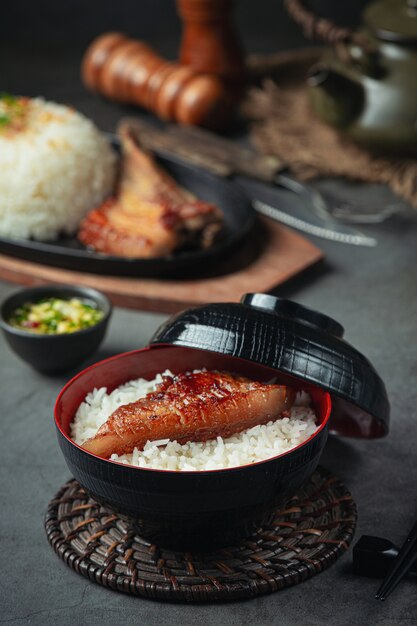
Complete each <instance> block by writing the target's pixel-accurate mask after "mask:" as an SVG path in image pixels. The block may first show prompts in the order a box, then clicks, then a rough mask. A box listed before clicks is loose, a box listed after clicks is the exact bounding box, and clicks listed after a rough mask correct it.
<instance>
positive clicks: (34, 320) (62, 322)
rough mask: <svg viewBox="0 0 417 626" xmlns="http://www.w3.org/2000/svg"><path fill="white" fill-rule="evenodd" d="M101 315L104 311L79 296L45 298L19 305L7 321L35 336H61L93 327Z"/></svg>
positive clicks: (101, 317)
mask: <svg viewBox="0 0 417 626" xmlns="http://www.w3.org/2000/svg"><path fill="white" fill-rule="evenodd" d="M103 316H104V313H103V311H100V309H97V308H95V307H94V306H93V305H91V304H87V303H86V302H82V301H81V300H79V299H78V298H71V299H70V300H61V299H60V298H44V299H42V300H39V302H36V303H32V302H27V303H25V304H23V305H22V306H19V307H18V308H17V309H16V310H15V311H13V313H12V315H11V316H10V318H9V324H11V325H12V326H14V327H15V328H20V329H21V330H27V331H28V332H31V333H36V334H38V335H62V334H65V333H75V332H77V331H79V330H84V329H85V328H90V327H91V326H95V325H96V324H98V322H100V320H102V319H103Z"/></svg>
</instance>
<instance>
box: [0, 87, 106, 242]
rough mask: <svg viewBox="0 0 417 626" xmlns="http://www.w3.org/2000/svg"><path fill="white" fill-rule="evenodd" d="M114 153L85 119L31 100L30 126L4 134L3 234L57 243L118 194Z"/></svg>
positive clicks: (0, 171) (0, 139) (0, 149)
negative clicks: (114, 189) (112, 193)
mask: <svg viewBox="0 0 417 626" xmlns="http://www.w3.org/2000/svg"><path fill="white" fill-rule="evenodd" d="M115 169H116V164H115V155H114V153H113V150H112V149H111V147H110V146H109V144H108V142H107V140H106V139H105V138H104V136H103V135H102V134H101V133H100V132H99V130H98V129H97V128H96V127H95V125H94V124H93V123H92V122H91V121H90V120H89V119H87V118H86V117H84V116H83V115H81V114H80V113H78V112H77V111H75V110H73V109H70V108H68V107H66V106H63V105H59V104H55V103H52V102H45V101H44V100H43V99H41V98H36V99H33V100H31V101H30V102H29V105H28V113H27V124H26V125H25V128H24V129H23V130H21V131H19V132H17V133H16V134H10V135H8V134H7V133H0V235H2V236H5V237H10V238H12V239H29V238H31V237H32V238H34V239H38V240H50V239H55V238H56V237H57V236H58V235H59V234H60V233H67V234H71V233H73V232H75V230H76V229H77V227H78V224H79V222H80V220H81V219H82V218H83V217H84V215H85V214H86V213H87V211H89V210H90V209H92V208H94V207H96V206H98V205H99V204H100V203H101V202H102V201H103V200H104V199H105V198H106V197H107V196H109V195H110V194H111V192H112V190H113V185H114V179H115Z"/></svg>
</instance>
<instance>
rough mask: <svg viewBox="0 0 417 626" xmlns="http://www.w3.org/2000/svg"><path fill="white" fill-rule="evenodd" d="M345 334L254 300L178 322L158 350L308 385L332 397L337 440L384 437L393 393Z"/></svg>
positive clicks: (305, 313) (311, 314) (295, 307)
mask: <svg viewBox="0 0 417 626" xmlns="http://www.w3.org/2000/svg"><path fill="white" fill-rule="evenodd" d="M343 334H344V328H343V326H341V324H339V323H338V322H337V321H336V320H334V319H332V318H331V317H328V316H327V315H324V314H322V313H319V312H317V311H313V310H311V309H308V308H306V307H304V306H302V305H300V304H297V303H296V302H292V301H290V300H285V299H283V298H277V297H275V296H271V295H268V294H263V293H252V294H246V295H245V296H243V298H242V300H241V302H240V303H229V302H221V303H216V304H207V305H203V306H199V307H195V308H192V309H187V310H185V311H183V312H181V313H178V314H177V315H174V316H173V317H171V318H170V319H168V320H167V321H166V322H165V323H164V324H163V325H162V326H161V327H160V328H159V329H158V330H157V331H156V333H155V335H154V336H153V337H152V340H151V344H153V345H155V344H165V345H166V344H172V345H178V346H184V347H189V348H194V349H199V350H208V351H210V352H217V353H220V354H225V355H228V356H232V357H237V358H240V359H245V360H248V361H251V362H252V363H259V364H261V365H264V366H267V367H269V368H272V369H274V370H278V371H280V372H282V373H284V374H287V375H290V376H293V377H296V378H298V379H301V380H304V381H306V382H308V383H310V384H313V385H316V386H317V387H321V388H322V389H325V390H326V391H328V392H329V393H330V395H331V396H332V401H333V411H332V417H331V422H330V423H331V426H330V431H331V432H333V433H335V434H338V435H344V436H350V437H361V438H377V437H383V436H384V435H386V434H387V433H388V429H389V414H390V407H389V402H388V397H387V393H386V389H385V385H384V383H383V381H382V380H381V378H380V377H379V375H378V373H377V372H376V371H375V369H374V368H373V366H372V365H371V363H370V362H369V361H368V360H367V359H366V358H365V357H364V356H363V355H362V354H361V353H360V352H358V351H357V350H356V349H355V348H354V347H353V346H351V345H350V344H349V343H347V342H346V341H345V340H344V339H343Z"/></svg>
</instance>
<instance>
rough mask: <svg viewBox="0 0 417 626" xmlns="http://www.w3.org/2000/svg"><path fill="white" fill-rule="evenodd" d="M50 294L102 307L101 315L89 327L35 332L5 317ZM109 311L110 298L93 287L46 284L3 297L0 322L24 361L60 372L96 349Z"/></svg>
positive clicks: (50, 295) (80, 361) (50, 296)
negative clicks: (60, 331)
mask: <svg viewBox="0 0 417 626" xmlns="http://www.w3.org/2000/svg"><path fill="white" fill-rule="evenodd" d="M53 297H56V298H62V299H69V298H79V299H80V300H82V301H83V302H87V303H91V304H93V305H94V306H96V307H97V308H98V309H100V310H101V311H103V313H104V316H103V318H102V319H101V320H100V321H99V322H98V324H95V325H94V326H90V328H85V329H83V330H79V331H76V332H74V333H65V334H62V335H41V334H39V335H37V334H35V333H31V332H28V331H25V330H20V329H19V328H15V327H14V326H11V324H9V322H8V320H9V319H10V316H11V314H12V313H13V311H15V309H16V308H17V307H19V306H21V305H22V304H25V303H26V302H33V303H35V302H38V301H39V300H41V299H42V298H53ZM111 312H112V305H111V302H110V300H109V299H108V298H106V296H105V295H104V294H102V293H100V292H99V291H96V290H95V289H90V288H88V287H71V286H67V285H48V286H42V287H33V288H31V289H21V290H20V291H18V292H15V293H14V294H12V295H11V296H9V297H8V298H6V300H4V302H3V304H2V305H1V309H0V326H1V328H2V330H3V333H4V336H5V338H6V340H7V343H8V344H9V346H10V347H11V348H12V350H14V352H15V353H16V354H17V355H18V356H19V357H20V358H21V359H22V360H23V361H26V362H27V363H29V365H31V366H32V367H33V368H35V369H36V370H39V371H40V372H43V373H44V374H59V373H60V372H64V371H66V370H69V369H71V368H73V367H76V366H77V365H79V364H80V363H82V362H83V361H84V360H85V359H86V358H87V357H89V356H90V355H91V354H93V352H95V351H96V350H97V348H98V347H99V345H100V343H101V342H102V340H103V338H104V335H105V333H106V329H107V324H108V321H109V319H110V316H111Z"/></svg>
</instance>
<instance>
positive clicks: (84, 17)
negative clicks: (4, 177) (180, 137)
mask: <svg viewBox="0 0 417 626" xmlns="http://www.w3.org/2000/svg"><path fill="white" fill-rule="evenodd" d="M364 4H365V2H364V0H344V1H342V2H340V1H338V2H335V1H334V0H316V1H315V2H314V4H313V6H314V7H315V10H316V11H317V12H318V13H320V14H322V15H326V16H328V17H331V18H332V19H335V20H336V21H337V22H338V23H342V24H346V25H354V24H356V23H357V22H358V21H359V15H360V11H361V8H362V7H363V5H364ZM0 5H1V11H0V87H1V88H3V89H9V90H10V91H13V90H15V88H16V87H19V90H20V92H21V93H23V92H24V91H25V80H26V79H27V74H28V73H29V74H30V68H31V66H34V65H36V64H37V63H36V62H37V61H38V60H45V61H46V62H47V64H49V65H53V66H59V64H60V63H63V64H64V65H63V68H62V69H64V68H65V67H66V65H67V64H68V58H71V59H74V60H77V62H78V63H79V60H80V57H81V55H82V52H83V51H84V50H85V48H86V46H87V45H88V43H89V42H90V41H91V40H92V39H93V38H94V37H96V36H97V35H98V34H100V33H102V32H105V31H110V30H120V31H123V32H126V33H127V34H129V35H132V36H134V37H138V38H141V39H145V40H147V41H149V42H150V43H152V44H153V45H154V46H155V47H156V48H157V49H158V50H159V51H160V52H161V53H163V54H165V55H167V56H170V57H175V55H176V52H177V49H178V42H179V39H180V32H181V25H180V21H179V19H178V17H177V14H176V10H175V2H174V0H136V1H135V2H133V1H132V0H106V1H103V0H37V1H36V2H35V1H33V0H21V1H10V0H7V1H3V2H0ZM234 21H235V24H236V26H237V29H238V32H239V34H240V37H241V39H242V42H243V44H244V46H245V49H246V50H247V51H248V52H255V51H256V52H274V51H277V50H282V49H285V48H295V47H299V46H302V45H305V44H306V41H305V39H304V38H303V36H302V34H301V33H300V30H299V28H298V27H297V26H296V25H295V24H293V23H292V21H291V20H290V18H289V17H288V16H287V14H286V13H285V10H284V8H283V6H282V2H280V1H279V0H237V2H236V3H235V11H234ZM31 92H33V88H32V89H31ZM28 95H34V94H33V93H28Z"/></svg>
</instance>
